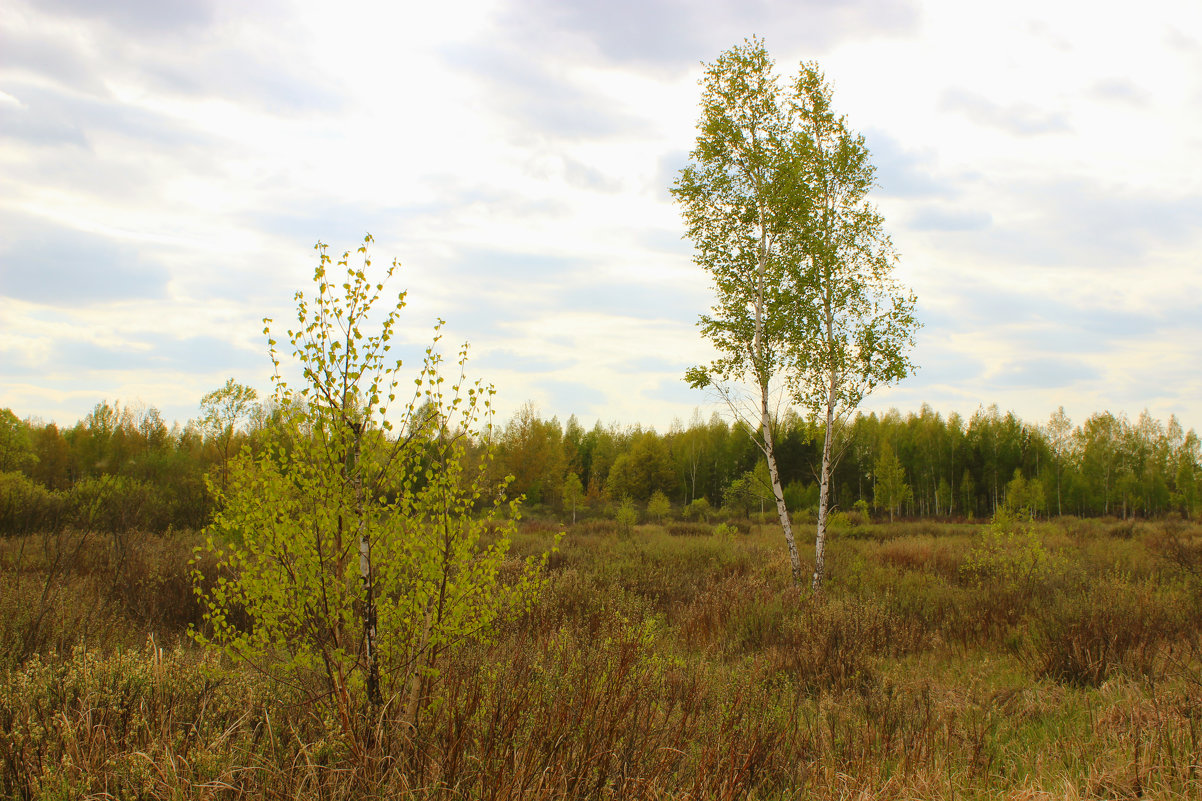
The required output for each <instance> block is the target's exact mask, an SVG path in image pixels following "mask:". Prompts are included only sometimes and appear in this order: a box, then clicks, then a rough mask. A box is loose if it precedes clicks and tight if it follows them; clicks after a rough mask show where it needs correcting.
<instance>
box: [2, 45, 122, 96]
mask: <svg viewBox="0 0 1202 801" xmlns="http://www.w3.org/2000/svg"><path fill="white" fill-rule="evenodd" d="M81 50H82V48H81V47H80V46H79V44H78V42H75V41H72V40H71V39H68V38H66V37H60V38H56V37H54V36H52V35H49V34H47V33H45V32H42V31H39V30H31V31H27V32H26V33H25V34H24V35H22V36H11V37H6V38H5V42H4V62H3V64H2V65H0V68H2V69H3V71H4V72H8V73H11V72H17V73H22V72H24V73H30V74H33V75H38V76H43V77H48V78H52V79H53V80H55V81H56V82H57V83H59V84H60V85H62V86H69V87H72V88H73V89H75V91H77V92H86V93H88V94H93V95H105V94H108V89H107V88H106V87H105V85H104V80H103V78H102V74H101V73H100V72H99V71H97V69H96V65H95V63H94V62H93V61H92V60H91V59H90V58H88V57H87V56H86V55H85V54H84V53H83V52H81Z"/></svg>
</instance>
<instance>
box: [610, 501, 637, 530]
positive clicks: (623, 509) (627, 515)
mask: <svg viewBox="0 0 1202 801" xmlns="http://www.w3.org/2000/svg"><path fill="white" fill-rule="evenodd" d="M614 522H615V523H617V524H618V536H619V537H620V538H622V539H628V538H629V537H630V536H631V534H633V533H634V527H635V525H636V524H637V523H638V522H639V512H638V510H637V509H635V508H634V501H632V500H631V499H630V498H629V497H627V498H623V499H622V503H621V504H620V505H619V506H618V511H617V512H615V513H614Z"/></svg>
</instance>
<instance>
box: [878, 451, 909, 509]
mask: <svg viewBox="0 0 1202 801" xmlns="http://www.w3.org/2000/svg"><path fill="white" fill-rule="evenodd" d="M875 479H876V491H875V493H874V500H875V501H876V505H877V506H878V507H884V508H885V509H886V510H888V512H889V520H890V522H892V520H893V515H894V513H895V512H897V511H899V510H900V509H901V507H902V506H904V505H905V504H907V503H909V502H910V500H911V499H912V498H913V497H914V493H913V491H912V490H911V489H910V485H909V484H907V483H906V471H905V468H903V467H902V465H901V462H900V461H898V458H897V457H896V456H895V455H894V454H893V449H892V448H891V447H889V443H888V442H883V443H881V455H880V456H879V457H878V458H877V460H876V475H875Z"/></svg>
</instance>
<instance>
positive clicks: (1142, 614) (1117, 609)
mask: <svg viewBox="0 0 1202 801" xmlns="http://www.w3.org/2000/svg"><path fill="white" fill-rule="evenodd" d="M1191 617H1192V616H1191V614H1190V604H1189V603H1188V602H1187V601H1185V599H1183V598H1180V597H1177V596H1176V594H1174V593H1171V592H1163V591H1162V592H1157V590H1156V588H1155V587H1154V586H1153V585H1152V584H1150V583H1148V582H1143V583H1140V584H1133V583H1131V582H1130V581H1129V580H1127V579H1126V578H1125V577H1123V576H1121V575H1111V576H1108V577H1105V578H1103V579H1102V580H1101V581H1099V582H1097V583H1096V584H1092V585H1086V586H1084V587H1081V588H1079V591H1077V592H1072V593H1061V594H1059V595H1058V596H1057V597H1056V598H1055V600H1053V601H1052V602H1051V603H1049V604H1047V605H1046V606H1044V607H1042V608H1041V609H1040V612H1039V613H1038V614H1037V616H1036V619H1035V625H1034V626H1033V628H1032V636H1031V638H1030V641H1029V643H1028V646H1027V649H1026V652H1025V656H1026V659H1027V660H1028V661H1029V662H1030V663H1031V664H1032V667H1033V669H1034V670H1035V673H1036V675H1039V676H1042V677H1047V678H1050V679H1054V680H1056V681H1062V682H1066V683H1069V684H1081V685H1089V686H1096V685H1099V684H1101V683H1102V682H1103V681H1105V680H1106V679H1107V678H1108V677H1109V676H1110V675H1111V674H1113V673H1115V672H1116V671H1119V670H1124V669H1125V670H1129V671H1131V672H1133V673H1137V674H1140V675H1152V674H1153V673H1154V670H1155V667H1156V660H1157V657H1158V656H1159V654H1160V651H1161V649H1162V648H1163V647H1164V646H1166V645H1168V644H1169V643H1172V642H1174V641H1175V640H1176V639H1178V638H1179V637H1180V636H1181V635H1182V634H1184V633H1186V632H1188V631H1191V630H1192V629H1193V622H1192V620H1191Z"/></svg>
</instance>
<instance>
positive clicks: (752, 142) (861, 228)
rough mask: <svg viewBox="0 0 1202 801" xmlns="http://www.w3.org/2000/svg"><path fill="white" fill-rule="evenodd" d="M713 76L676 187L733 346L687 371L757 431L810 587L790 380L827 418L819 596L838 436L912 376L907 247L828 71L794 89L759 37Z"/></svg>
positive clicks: (723, 61) (725, 339) (713, 329)
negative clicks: (783, 451)
mask: <svg viewBox="0 0 1202 801" xmlns="http://www.w3.org/2000/svg"><path fill="white" fill-rule="evenodd" d="M701 83H702V87H703V91H702V100H701V104H702V116H701V120H700V122H699V123H698V137H697V146H696V148H695V149H694V150H693V152H692V154H691V163H690V164H688V165H687V166H686V167H685V168H684V169H683V170H682V171H681V173H680V177H679V178H678V180H677V182H676V185H675V186H674V187H673V193H674V195H675V196H676V199H677V201H678V202H679V203H680V204H681V207H682V213H683V216H684V219H685V224H686V229H687V233H688V236H689V237H690V238H691V239H692V240H693V244H694V247H695V249H696V253H695V256H694V259H695V261H696V262H697V263H698V264H699V265H700V266H702V267H703V268H704V269H705V270H706V271H707V272H709V274H710V276H711V279H712V280H713V285H714V289H715V292H716V295H717V302H716V303H715V305H714V307H713V309H712V313H711V314H707V315H702V317H701V320H700V323H699V324H700V327H701V331H702V335H703V336H704V337H706V338H707V339H709V340H710V341H711V342H712V343H713V344H714V346H715V347H716V348H717V350H718V351H719V353H720V354H721V355H720V356H719V357H718V358H717V359H715V360H714V361H713V362H711V363H710V364H709V365H706V366H698V367H695V368H693V369H691V370H690V371H689V372H688V374H687V375H686V378H687V380H688V381H689V382H690V383H691V384H692V385H693V386H695V387H712V388H714V389H715V390H717V392H718V394H719V395H720V396H721V397H722V398H723V399H724V400H725V401H726V403H727V405H728V407H729V408H730V409H731V410H732V411H733V412H734V413H735V415H736V416H737V417H739V418H740V419H741V420H743V421H744V422H746V423H747V424H748V425H747V427H748V429H749V430H750V431H752V432H754V433H753V439H754V440H755V442H756V445H757V446H759V448H760V450H761V451H763V453H764V456H765V459H766V461H767V464H768V473H769V478H770V482H771V485H772V492H773V495H774V496H775V498H776V505H777V512H778V515H779V517H780V522H781V526H782V528H783V529H784V534H785V540H786V542H787V544H788V547H789V556H790V561H791V564H792V569H793V578H794V581H795V582H797V583H799V584H800V583H801V581H802V576H801V564H800V559H799V558H798V555H797V547H796V544H795V539H794V536H793V531H792V526H791V524H790V521H789V515H788V509H787V508H786V505H785V499H784V493H783V491H782V488H781V483H780V476H779V472H778V470H777V460H776V454H775V447H774V436H773V418H774V415H773V399H774V398H779V396H778V395H776V394H774V392H775V389H776V388H781V387H783V388H784V389H785V390H786V396H787V397H788V399H789V400H791V401H792V402H794V403H797V404H799V405H801V406H802V407H804V408H805V409H807V410H808V411H809V413H810V414H811V416H812V417H813V418H814V419H815V420H816V421H818V422H820V423H821V425H822V430H823V432H824V441H823V447H822V456H821V463H820V466H819V485H820V491H819V507H818V528H817V533H816V538H815V545H816V558H815V570H814V574H813V580H812V586H813V587H814V589H815V590H818V589H820V588H821V586H822V580H823V574H824V572H825V544H826V529H827V519H828V514H829V511H830V495H831V487H830V484H831V474H832V472H833V470H834V466H835V464H836V463H837V462H838V459H839V456H840V453H841V448H840V447H839V441H838V440H839V437H838V434H839V430H840V429H841V428H842V427H843V425H844V424H845V423H846V422H847V420H848V418H849V417H850V416H851V415H852V414H853V413H854V411H855V410H856V408H858V406H859V404H860V402H861V401H862V400H863V398H864V396H865V395H867V394H868V393H869V392H871V391H872V390H873V389H874V388H876V387H877V386H879V385H882V384H889V383H893V382H895V381H897V380H899V379H901V378H902V377H904V376H905V375H907V374H909V373H910V372H911V371H912V370H913V364H912V363H911V362H910V360H909V358H908V356H907V350H908V349H909V347H911V346H912V345H913V340H914V331H915V329H916V328H917V323H916V321H915V318H914V304H915V298H914V295H913V294H912V293H910V292H907V291H905V290H904V289H903V288H902V287H901V286H900V285H899V284H898V283H897V282H896V281H895V280H894V278H893V275H892V270H893V267H894V264H895V262H896V255H895V253H894V251H893V246H892V243H891V242H890V240H889V237H888V235H887V234H886V233H885V232H884V219H883V218H882V216H881V215H880V213H879V212H878V211H877V210H876V208H875V207H874V206H873V205H872V204H871V203H870V202H868V200H867V194H868V191H869V190H870V189H871V188H872V186H873V182H874V174H875V170H874V168H873V166H872V164H871V162H870V161H869V154H868V148H867V146H866V145H865V142H864V138H863V136H861V135H859V134H856V133H854V132H853V131H851V130H850V129H849V127H848V126H847V123H846V121H845V119H844V118H843V117H840V116H837V115H836V114H835V113H834V112H833V110H832V108H831V92H830V88H829V87H828V86H827V85H826V83H825V80H824V79H823V77H822V73H821V72H820V71H819V70H818V68H817V66H816V65H814V64H802V65H801V69H800V71H799V73H798V75H797V77H796V79H794V80H793V81H792V82H791V83H789V84H788V85H787V86H786V87H784V88H782V86H781V83H780V81H779V80H778V78H777V77H776V75H775V73H774V71H773V63H772V60H771V58H770V57H769V56H768V52H767V50H766V49H765V47H764V44H763V41H762V40H759V39H755V38H753V39H749V40H747V41H745V42H744V43H743V44H742V45H739V46H736V47H734V48H731V49H730V50H728V51H726V52H725V53H723V54H722V55H721V56H719V58H718V59H717V60H716V61H715V62H714V63H713V64H711V65H708V66H707V68H706V71H705V75H704V77H703V78H702V81H701ZM744 387H748V388H750V391H749V392H743V391H742V388H744Z"/></svg>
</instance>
